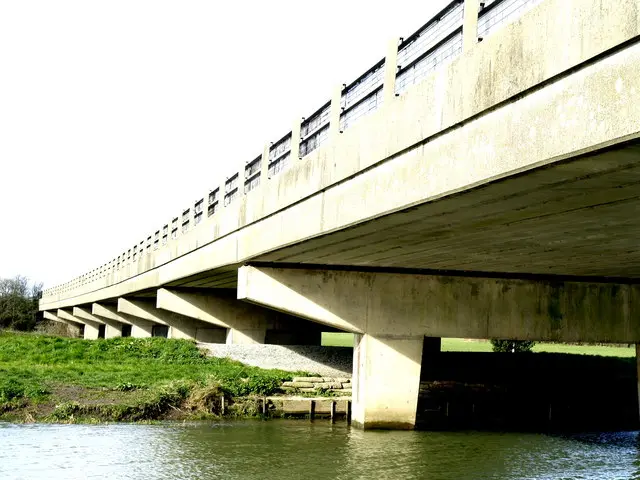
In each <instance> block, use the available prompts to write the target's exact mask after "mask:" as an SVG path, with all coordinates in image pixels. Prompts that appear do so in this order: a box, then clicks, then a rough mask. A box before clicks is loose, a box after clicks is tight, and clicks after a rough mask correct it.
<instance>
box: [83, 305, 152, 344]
mask: <svg viewBox="0 0 640 480" xmlns="http://www.w3.org/2000/svg"><path fill="white" fill-rule="evenodd" d="M91 313H92V314H93V315H95V316H96V317H98V318H100V319H102V321H103V322H104V323H105V324H106V325H107V331H106V332H105V337H106V338H112V337H113V336H116V337H117V336H125V335H123V333H122V332H123V330H124V329H128V330H129V332H128V333H129V334H128V335H127V336H131V337H133V338H147V337H150V336H151V333H152V329H153V323H151V322H148V321H147V320H142V319H141V318H137V317H132V316H129V315H127V314H124V313H118V307H117V306H115V305H113V306H112V305H108V304H102V303H94V304H92V305H91ZM118 332H119V335H118Z"/></svg>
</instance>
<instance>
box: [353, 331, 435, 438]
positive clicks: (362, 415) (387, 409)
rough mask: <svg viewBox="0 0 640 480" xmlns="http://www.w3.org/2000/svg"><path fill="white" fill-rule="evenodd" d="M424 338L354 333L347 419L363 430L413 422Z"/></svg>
mask: <svg viewBox="0 0 640 480" xmlns="http://www.w3.org/2000/svg"><path fill="white" fill-rule="evenodd" d="M423 342H424V337H422V336H417V337H415V336H412V337H396V336H393V337H392V336H373V335H369V334H364V335H361V334H356V336H355V348H354V352H353V410H352V414H351V422H352V424H353V425H355V426H357V427H361V428H364V429H374V428H384V429H401V430H410V429H413V428H414V427H415V424H416V412H417V408H418V393H419V391H420V369H421V364H422V348H423Z"/></svg>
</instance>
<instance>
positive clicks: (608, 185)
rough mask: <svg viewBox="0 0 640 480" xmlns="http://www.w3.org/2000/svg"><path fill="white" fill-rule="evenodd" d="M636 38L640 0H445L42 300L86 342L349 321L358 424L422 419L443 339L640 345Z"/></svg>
mask: <svg viewBox="0 0 640 480" xmlns="http://www.w3.org/2000/svg"><path fill="white" fill-rule="evenodd" d="M639 40H640V0H620V1H616V2H603V1H602V0H493V1H487V2H482V3H480V2H479V1H478V0H464V1H463V0H460V1H453V2H451V3H450V4H449V5H448V6H447V7H446V8H445V9H444V10H443V11H442V12H440V13H439V14H438V15H437V16H436V17H435V18H433V19H431V20H429V22H427V23H426V24H425V25H424V26H423V27H422V28H421V29H419V30H418V31H417V32H415V33H414V34H413V35H411V36H409V37H406V38H403V39H393V40H392V41H391V42H390V43H389V47H388V50H387V52H386V55H385V57H384V58H383V59H381V60H380V61H379V62H377V63H376V64H375V65H374V66H372V68H370V69H369V70H367V71H366V72H365V73H363V74H362V75H361V76H360V77H358V78H357V79H355V80H354V81H352V82H351V83H348V84H343V85H340V86H338V87H336V88H335V90H334V93H333V95H332V97H331V99H330V100H328V101H327V103H326V104H324V105H323V106H321V107H320V108H319V109H318V110H317V111H315V112H313V113H311V114H310V115H309V116H308V117H305V118H303V119H296V120H295V121H294V122H293V126H292V129H291V131H290V132H287V133H286V134H285V135H283V136H282V137H281V138H280V139H278V140H276V141H275V142H272V143H269V144H267V145H266V146H265V148H264V151H263V152H261V153H260V154H257V155H256V157H255V158H254V159H251V160H250V161H248V162H247V163H246V166H245V168H244V170H242V171H240V172H233V173H232V174H231V175H230V176H228V177H226V178H224V179H220V183H219V185H216V186H214V188H213V189H212V190H211V191H210V192H209V193H208V195H206V196H203V197H202V198H201V199H200V200H198V201H196V202H195V203H194V204H193V205H191V206H190V207H189V208H187V209H185V210H183V211H182V212H181V215H178V216H176V217H173V218H171V220H170V221H169V222H167V224H165V225H163V226H161V227H160V228H159V229H158V230H157V231H155V232H152V233H151V234H150V235H148V236H147V237H146V238H144V239H142V241H140V242H137V243H135V244H132V245H131V246H130V247H128V248H125V249H124V250H122V251H121V253H120V254H119V255H118V256H117V257H115V258H113V259H112V260H110V261H108V262H107V263H105V264H103V265H101V266H99V267H97V268H94V269H92V270H90V271H88V272H87V273H86V274H85V275H82V276H81V277H79V278H76V279H73V280H71V281H69V282H67V283H65V284H63V285H59V286H56V287H53V288H49V289H47V290H46V291H45V292H44V295H43V298H42V300H41V301H40V310H42V311H44V312H45V316H46V317H47V318H51V319H55V320H59V321H63V322H72V323H74V324H82V325H84V332H85V336H86V338H96V337H98V335H106V336H114V335H122V334H123V332H125V334H129V333H130V334H131V335H135V336H149V335H154V334H161V335H169V336H171V337H176V338H195V339H198V340H204V341H210V342H228V343H262V342H269V343H284V344H287V343H288V344H292V343H305V342H309V343H313V342H317V341H318V340H319V335H320V332H321V331H327V330H340V331H348V332H353V333H355V334H356V336H355V338H356V340H355V346H354V347H355V348H354V371H353V375H354V380H353V383H354V392H353V403H354V407H353V420H354V422H355V423H356V424H359V425H362V426H363V427H364V428H374V427H386V428H412V427H413V426H414V425H415V420H416V402H417V396H418V388H419V378H420V369H421V365H422V362H424V361H427V362H428V361H429V355H431V354H433V353H434V352H435V351H437V350H438V342H437V340H433V337H435V338H438V337H468V338H516V339H531V340H557V341H583V342H587V341H591V342H625V343H640V285H639V279H640V248H638V238H640V215H639V214H638V213H639V212H640V141H639V137H640V108H638V105H640V44H639ZM52 253H53V252H52Z"/></svg>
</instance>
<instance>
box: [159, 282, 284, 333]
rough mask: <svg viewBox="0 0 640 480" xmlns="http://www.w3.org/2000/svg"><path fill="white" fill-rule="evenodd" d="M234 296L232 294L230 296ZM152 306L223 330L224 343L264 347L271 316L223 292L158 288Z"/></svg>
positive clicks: (261, 309)
mask: <svg viewBox="0 0 640 480" xmlns="http://www.w3.org/2000/svg"><path fill="white" fill-rule="evenodd" d="M233 293H235V292H233ZM156 306H157V307H158V308H160V309H163V310H167V311H170V312H174V313H177V314H180V315H183V316H185V317H190V318H194V319H197V320H200V321H202V322H207V323H210V324H212V325H215V326H217V327H221V328H225V329H227V332H226V339H225V343H228V344H251V343H264V340H265V336H266V333H267V320H268V316H269V315H272V312H270V311H269V310H266V309H264V308H261V307H258V306H256V305H251V304H250V303H246V302H241V301H239V300H238V299H237V298H236V295H232V294H230V293H229V292H225V291H220V290H218V291H215V290H209V291H206V292H204V291H194V292H189V291H184V290H174V289H167V288H161V289H159V290H158V293H157V303H156Z"/></svg>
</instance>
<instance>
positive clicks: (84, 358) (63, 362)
mask: <svg viewBox="0 0 640 480" xmlns="http://www.w3.org/2000/svg"><path fill="white" fill-rule="evenodd" d="M303 374H305V373H304V372H295V373H292V372H285V371H282V370H265V369H261V368H257V367H251V366H247V365H244V364H242V363H240V362H236V361H233V360H229V359H224V358H212V357H206V356H204V355H203V354H202V352H201V351H200V350H199V349H198V348H197V347H196V345H195V343H194V342H190V341H187V340H167V339H164V338H144V339H140V338H138V339H134V338H114V339H109V340H96V341H86V340H81V339H70V338H60V337H54V336H47V335H38V334H19V333H13V332H2V331H0V414H1V413H2V411H3V408H4V410H7V409H10V408H13V407H16V406H17V405H18V406H19V405H20V404H21V402H22V403H24V402H25V401H28V402H29V403H32V404H33V403H35V404H37V403H39V402H44V401H50V400H51V399H50V398H49V397H50V396H55V393H56V392H57V391H60V390H61V389H63V388H66V389H69V387H78V388H79V389H84V390H91V391H101V390H109V391H115V392H122V395H123V397H124V396H125V393H130V392H132V391H136V390H140V391H143V392H144V393H145V395H143V396H146V400H145V401H147V400H148V399H149V398H151V397H153V398H156V397H158V398H159V396H160V397H162V398H165V397H166V395H165V393H166V391H167V389H168V388H169V389H170V390H172V391H178V392H180V391H182V390H180V388H182V387H180V388H178V387H176V385H177V384H180V385H187V386H189V387H188V388H196V387H202V386H203V385H214V384H215V385H216V386H219V388H220V389H221V391H224V392H225V393H226V394H227V395H229V396H232V397H240V396H247V395H270V394H273V393H275V392H276V391H277V390H278V389H279V387H280V385H281V384H282V381H284V380H291V378H292V377H293V376H295V375H303ZM158 392H164V393H162V395H160V394H159V393H158ZM163 395H164V396H163ZM134 396H135V395H134ZM127 398H133V397H132V396H131V395H128V396H127ZM136 398H137V397H136ZM3 405H4V407H3Z"/></svg>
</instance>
